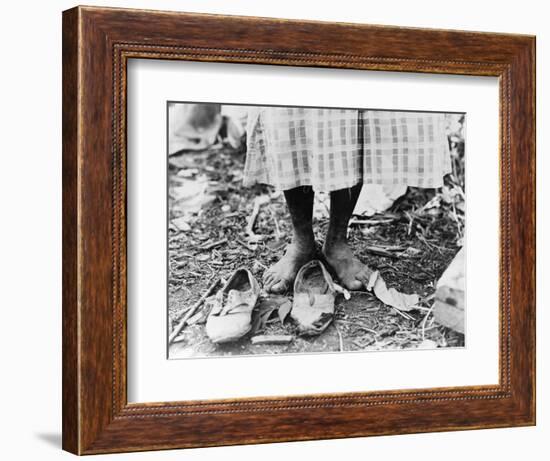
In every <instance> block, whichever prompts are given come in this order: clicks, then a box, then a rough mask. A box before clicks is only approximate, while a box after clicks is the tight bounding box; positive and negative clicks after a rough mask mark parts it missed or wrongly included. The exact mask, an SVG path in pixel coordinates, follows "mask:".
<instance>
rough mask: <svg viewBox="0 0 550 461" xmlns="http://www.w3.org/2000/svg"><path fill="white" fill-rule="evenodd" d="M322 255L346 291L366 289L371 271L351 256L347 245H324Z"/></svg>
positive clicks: (351, 253)
mask: <svg viewBox="0 0 550 461" xmlns="http://www.w3.org/2000/svg"><path fill="white" fill-rule="evenodd" d="M323 254H324V255H325V258H326V260H327V262H328V263H329V264H330V266H331V267H332V269H333V270H334V272H335V273H336V275H337V276H338V278H339V279H340V283H342V285H344V287H346V288H347V289H348V290H360V289H361V288H366V287H367V285H368V283H369V278H370V276H371V274H372V270H371V269H369V267H368V266H367V265H366V264H363V263H362V262H361V261H359V260H358V259H357V258H356V257H355V256H354V255H353V251H352V250H351V248H350V247H349V245H348V244H347V243H345V242H343V243H338V244H333V245H330V246H327V245H325V246H324V247H323Z"/></svg>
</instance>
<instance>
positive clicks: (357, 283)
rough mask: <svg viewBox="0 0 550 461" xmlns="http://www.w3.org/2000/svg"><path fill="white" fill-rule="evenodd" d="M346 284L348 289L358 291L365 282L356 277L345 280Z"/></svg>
mask: <svg viewBox="0 0 550 461" xmlns="http://www.w3.org/2000/svg"><path fill="white" fill-rule="evenodd" d="M344 285H345V286H346V288H347V289H348V290H352V291H356V290H360V289H361V288H362V287H363V282H362V281H361V280H357V279H356V278H353V279H350V280H346V281H344Z"/></svg>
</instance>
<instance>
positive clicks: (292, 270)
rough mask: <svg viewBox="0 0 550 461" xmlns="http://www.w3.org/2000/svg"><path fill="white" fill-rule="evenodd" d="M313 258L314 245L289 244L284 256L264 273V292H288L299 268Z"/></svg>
mask: <svg viewBox="0 0 550 461" xmlns="http://www.w3.org/2000/svg"><path fill="white" fill-rule="evenodd" d="M314 258H315V245H314V244H311V245H303V244H298V243H294V242H293V243H291V244H290V245H288V246H287V248H286V252H285V254H284V256H283V257H282V258H281V259H279V261H278V262H277V263H275V264H274V265H273V266H271V267H270V268H269V269H268V270H267V271H265V273H264V277H263V279H264V288H265V291H267V292H271V293H276V294H282V293H285V292H286V291H288V290H289V289H290V288H291V287H292V284H293V283H294V279H295V278H296V274H297V273H298V271H299V270H300V268H301V267H302V266H303V265H304V264H306V263H307V262H309V261H311V260H312V259H314Z"/></svg>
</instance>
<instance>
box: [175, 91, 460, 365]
mask: <svg viewBox="0 0 550 461" xmlns="http://www.w3.org/2000/svg"><path fill="white" fill-rule="evenodd" d="M466 120H467V114H465V113H450V112H445V111H441V112H437V111H434V112H415V111H412V110H407V108H406V107H405V108H402V109H400V110H394V109H391V110H388V109H384V108H352V107H351V108H350V107H291V106H261V105H249V106H247V105H242V104H231V103H211V102H208V103H204V102H196V101H168V102H167V162H166V168H167V184H168V186H167V196H168V201H167V203H168V207H167V208H168V209H167V223H166V236H167V252H168V255H167V256H168V258H167V261H168V264H167V266H168V267H167V270H168V277H167V280H168V283H167V300H168V312H167V329H168V332H167V333H168V334H167V342H168V358H170V359H186V358H202V357H230V356H250V355H277V354H322V353H348V352H366V351H385V350H393V351H403V350H408V349H428V350H430V349H437V348H461V347H465V343H466V320H465V319H466V305H465V242H466V235H465V229H466V226H465V217H466V213H465V211H466V195H465V190H466V189H465V180H466V178H465V171H466V162H465V146H466Z"/></svg>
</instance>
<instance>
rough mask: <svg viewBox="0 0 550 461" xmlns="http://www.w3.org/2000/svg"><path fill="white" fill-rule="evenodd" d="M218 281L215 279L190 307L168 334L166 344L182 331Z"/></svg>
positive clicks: (170, 342)
mask: <svg viewBox="0 0 550 461" xmlns="http://www.w3.org/2000/svg"><path fill="white" fill-rule="evenodd" d="M220 280H221V279H216V280H215V281H214V282H212V284H211V285H210V287H208V290H206V292H205V293H204V294H203V295H202V296H201V297H200V299H199V300H198V301H197V302H196V303H195V304H193V306H191V308H190V309H189V310H188V311H187V313H186V314H185V316H184V317H183V318H182V319H181V320H180V321H179V323H178V324H177V325H176V327H175V328H174V330H173V331H172V332H171V333H170V336H169V338H168V344H172V342H173V341H174V339H176V337H177V336H178V335H179V334H180V332H181V330H183V327H184V326H185V324H186V323H187V321H188V320H189V319H190V318H191V317H192V316H193V314H194V313H195V312H196V311H197V309H198V308H199V307H200V306H201V305H202V304H203V303H204V301H205V300H206V298H208V297H209V296H212V293H214V291H215V290H216V287H217V286H218V284H219V283H220Z"/></svg>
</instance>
